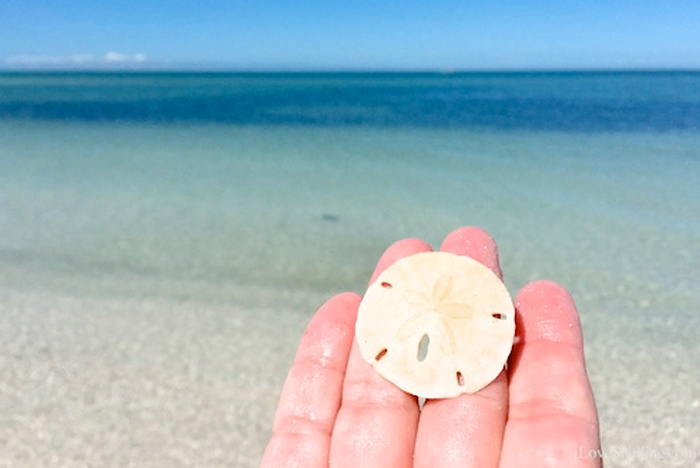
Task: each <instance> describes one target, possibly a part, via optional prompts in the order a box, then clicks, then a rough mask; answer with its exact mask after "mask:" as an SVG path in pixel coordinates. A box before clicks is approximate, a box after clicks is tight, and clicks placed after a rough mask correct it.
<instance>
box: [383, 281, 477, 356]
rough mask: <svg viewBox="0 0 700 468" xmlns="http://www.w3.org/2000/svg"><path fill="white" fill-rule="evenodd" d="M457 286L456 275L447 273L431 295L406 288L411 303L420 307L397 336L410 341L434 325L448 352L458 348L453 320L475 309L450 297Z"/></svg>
mask: <svg viewBox="0 0 700 468" xmlns="http://www.w3.org/2000/svg"><path fill="white" fill-rule="evenodd" d="M453 288H454V281H453V278H452V276H451V275H449V274H445V275H442V276H440V277H439V278H438V280H437V281H436V282H435V285H434V286H433V290H432V293H431V294H430V297H428V295H426V294H423V293H421V292H417V291H413V290H408V291H405V294H406V298H407V301H408V303H409V304H411V305H412V306H413V307H415V308H416V309H418V312H416V313H415V314H413V315H412V316H410V317H409V318H408V319H406V321H405V322H404V323H403V324H402V325H401V326H400V327H399V329H398V330H397V331H396V337H397V338H398V339H399V340H401V341H406V340H408V339H409V338H411V337H414V336H416V335H417V334H418V333H420V330H424V329H425V328H426V327H430V328H432V329H433V330H435V332H436V333H437V334H438V338H439V340H438V341H439V342H440V347H441V348H442V350H443V351H444V352H446V353H452V352H454V350H455V335H454V332H453V331H452V322H453V321H454V320H463V319H466V318H469V317H470V315H471V313H472V311H471V309H470V308H469V306H467V305H466V304H464V303H461V302H457V301H454V300H452V299H451V298H450V293H451V292H452V290H453Z"/></svg>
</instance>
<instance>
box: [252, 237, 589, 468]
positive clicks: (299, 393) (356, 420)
mask: <svg viewBox="0 0 700 468" xmlns="http://www.w3.org/2000/svg"><path fill="white" fill-rule="evenodd" d="M429 250H431V249H430V246H429V245H427V244H426V243H424V242H422V241H420V240H417V239H406V240H402V241H399V242H397V243H395V244H394V245H392V246H391V247H389V249H387V251H386V252H385V253H384V255H383V256H382V258H381V259H380V260H379V263H378V265H377V268H376V270H375V272H374V274H373V276H372V279H371V281H370V283H371V282H372V281H374V279H375V278H376V277H377V276H378V275H379V273H380V272H382V271H383V270H384V269H386V268H387V267H388V266H389V265H391V264H392V263H393V262H395V261H396V260H398V259H399V258H402V257H405V256H407V255H411V254H414V253H418V252H423V251H429ZM441 250H444V251H448V252H453V253H456V254H459V255H468V256H470V257H472V258H474V259H475V260H478V261H479V262H481V263H483V264H484V265H486V266H488V267H489V268H491V269H492V270H493V271H494V272H495V273H496V274H497V275H498V276H499V277H501V270H500V267H499V264H498V253H497V249H496V244H495V243H494V241H493V239H492V238H491V237H490V236H489V235H488V234H487V233H485V232H484V231H481V230H479V229H476V228H462V229H458V230H456V231H454V232H452V233H451V234H450V235H449V236H448V237H447V238H446V239H445V241H444V242H443V244H442V247H441ZM359 302H360V297H359V296H358V295H356V294H351V293H345V294H340V295H338V296H335V297H333V298H332V299H330V300H329V301H328V302H327V303H326V304H324V305H323V306H322V307H321V308H320V309H319V311H318V312H317V313H316V315H315V316H314V318H313V319H312V321H311V323H310V324H309V326H308V328H307V329H306V332H305V333H304V336H303V338H302V340H301V344H300V346H299V350H298V352H297V355H296V358H295V361H294V364H293V365H292V368H291V370H290V372H289V375H288V377H287V380H286V382H285V385H284V389H283V391H282V395H281V397H280V401H279V406H278V408H277V414H276V416H275V423H274V430H273V436H272V439H271V440H270V443H269V444H268V446H267V449H266V451H265V455H264V456H263V460H262V465H261V466H262V467H264V468H268V467H269V468H272V467H274V468H280V467H301V468H316V467H319V468H320V467H324V468H325V467H328V466H330V467H333V468H335V467H352V468H362V467H371V468H408V467H426V468H427V467H430V468H443V467H444V468H455V467H460V468H461V467H479V468H487V467H497V466H500V467H528V468H529V467H537V468H540V467H545V466H556V467H579V466H581V467H583V466H586V467H588V466H591V467H593V466H601V465H602V460H601V458H598V457H591V456H590V455H589V454H591V453H600V451H599V448H600V442H599V435H598V417H597V413H596V407H595V402H594V399H593V394H592V392H591V387H590V383H589V381H588V377H587V375H586V368H585V362H584V356H583V339H582V336H581V326H580V323H579V318H578V314H577V312H576V307H575V305H574V302H573V300H572V299H571V296H570V295H569V293H568V292H567V291H566V290H565V289H564V288H562V287H561V286H559V285H557V284H555V283H552V282H549V281H538V282H534V283H531V284H529V285H527V286H525V287H524V288H523V289H522V290H521V291H520V293H519V294H518V295H517V298H516V300H515V307H516V311H517V313H516V340H515V344H514V346H513V350H512V352H511V355H510V358H509V361H508V366H507V370H506V369H504V370H503V372H501V374H500V375H499V376H498V377H497V378H496V380H494V381H493V382H492V383H491V384H489V385H488V386H486V387H485V388H484V389H482V390H481V391H479V392H478V393H476V394H473V395H467V394H464V395H461V396H459V397H457V398H452V399H444V400H428V401H427V402H426V403H425V406H424V407H423V409H422V411H421V410H420V409H419V406H418V402H417V399H416V398H415V397H414V396H412V395H409V394H407V393H404V392H403V391H401V390H399V389H398V388H397V387H396V386H394V385H393V384H392V383H390V382H388V381H387V380H384V379H383V378H382V377H380V376H379V374H377V373H376V372H375V371H374V369H373V368H372V367H371V366H370V365H369V364H367V363H366V362H365V361H364V360H363V358H362V356H361V355H360V352H359V349H358V347H357V343H356V342H355V340H354V331H355V319H356V317H357V308H358V305H359ZM596 450H598V451H597V452H596Z"/></svg>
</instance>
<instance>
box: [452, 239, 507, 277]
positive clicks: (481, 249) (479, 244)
mask: <svg viewBox="0 0 700 468" xmlns="http://www.w3.org/2000/svg"><path fill="white" fill-rule="evenodd" d="M440 250H442V251H444V252H452V253H454V254H457V255H464V256H466V257H470V258H473V259H474V260H476V261H477V262H479V263H481V264H482V265H485V266H487V267H489V268H491V270H492V271H493V272H494V273H496V276H498V277H499V278H500V279H501V280H503V273H501V265H500V264H499V262H498V246H497V245H496V241H494V240H493V237H491V234H489V233H488V232H486V231H484V230H483V229H480V228H478V227H472V226H466V227H462V228H459V229H455V230H454V231H452V232H451V233H450V234H448V235H447V237H446V238H445V240H444V241H443V242H442V246H440Z"/></svg>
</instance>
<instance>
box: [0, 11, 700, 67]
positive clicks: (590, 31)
mask: <svg viewBox="0 0 700 468" xmlns="http://www.w3.org/2000/svg"><path fill="white" fill-rule="evenodd" d="M47 66H48V67H93V68H94V67H161V68H162V67H166V68H168V67H169V68H182V67H186V68H212V67H214V68H225V69H233V70H237V69H242V70H250V69H261V70H270V69H280V70H319V69H321V70H348V69H350V70H352V69H357V70H382V69H386V70H425V69H428V70H445V69H456V70H472V69H476V70H482V69H533V68H534V69H539V68H545V69H552V68H554V69H570V68H700V0H509V1H506V0H481V1H478V2H477V1H474V0H462V1H458V0H401V1H399V0H336V1H334V0H288V1H283V0H0V67H2V68H27V67H47Z"/></svg>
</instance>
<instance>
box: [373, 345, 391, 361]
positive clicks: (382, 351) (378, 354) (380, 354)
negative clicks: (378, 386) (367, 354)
mask: <svg viewBox="0 0 700 468" xmlns="http://www.w3.org/2000/svg"><path fill="white" fill-rule="evenodd" d="M387 351H388V350H387V349H386V348H384V349H382V350H381V351H379V352H378V353H377V355H376V356H375V357H374V360H375V361H379V360H380V359H381V358H383V357H384V355H385V354H386V352H387Z"/></svg>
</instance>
